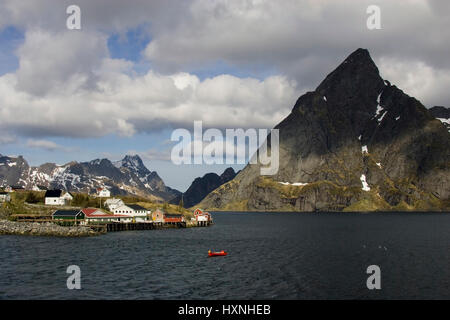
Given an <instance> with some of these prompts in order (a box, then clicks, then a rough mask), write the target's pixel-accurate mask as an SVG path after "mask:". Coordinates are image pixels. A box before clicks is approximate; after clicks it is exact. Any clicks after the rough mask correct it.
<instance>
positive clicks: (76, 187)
mask: <svg viewBox="0 0 450 320" xmlns="http://www.w3.org/2000/svg"><path fill="white" fill-rule="evenodd" d="M0 185H4V186H6V185H19V186H23V187H25V188H27V189H33V188H36V187H37V186H45V187H47V188H58V189H64V190H67V191H75V192H87V193H95V192H96V189H97V188H99V187H103V188H104V187H106V188H108V189H110V191H111V193H112V194H113V195H115V194H134V195H139V196H147V197H148V196H151V197H153V198H154V199H155V200H166V201H167V200H170V199H172V198H173V197H176V196H177V195H179V194H180V192H179V191H177V190H174V189H171V188H169V187H167V186H166V185H165V184H164V181H163V180H162V179H161V178H160V177H159V176H158V174H157V173H156V172H155V171H153V172H152V171H150V170H148V169H147V168H146V167H145V165H144V163H143V162H142V160H141V158H140V157H139V156H138V155H134V156H130V155H127V156H125V157H124V158H123V159H122V160H120V161H116V162H111V161H110V160H108V159H95V160H92V161H89V162H75V161H73V162H69V163H67V164H65V165H62V166H60V165H56V164H54V163H45V164H43V165H41V166H39V167H30V166H29V165H28V163H27V161H26V160H25V159H24V158H23V157H22V156H18V157H7V156H1V157H0Z"/></svg>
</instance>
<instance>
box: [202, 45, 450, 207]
mask: <svg viewBox="0 0 450 320" xmlns="http://www.w3.org/2000/svg"><path fill="white" fill-rule="evenodd" d="M275 128H276V129H279V139H280V147H279V149H280V153H279V159H280V164H279V170H278V172H277V173H276V174H275V175H272V176H261V175H260V165H257V164H256V165H247V166H246V167H245V168H244V169H243V170H242V171H241V172H240V173H239V174H238V175H237V176H236V177H235V178H234V179H233V180H231V181H229V182H228V183H225V184H224V185H222V186H220V187H219V188H217V189H216V190H214V191H213V192H211V193H210V194H209V195H208V196H207V197H206V198H205V199H204V200H203V201H202V202H201V203H200V204H199V206H201V207H203V208H205V209H210V210H211V209H219V210H274V211H282V210H291V211H293V210H295V211H341V210H350V211H352V210H353V211H371V210H400V211H401V210H442V209H446V210H449V209H450V201H449V196H450V188H449V187H448V186H449V185H450V162H449V159H450V134H449V132H448V130H447V129H446V127H445V126H444V125H443V123H442V122H441V121H439V120H437V119H435V117H434V116H433V115H432V114H431V112H430V111H429V110H428V109H426V108H425V107H424V106H423V105H422V104H421V103H420V102H419V101H418V100H416V99H414V98H413V97H410V96H408V95H407V94H405V93H404V92H403V91H402V90H400V89H399V88H397V87H396V86H395V85H392V84H391V83H390V82H389V81H386V80H383V79H382V78H381V77H380V74H379V71H378V68H377V66H376V65H375V63H374V62H373V60H372V58H371V57H370V54H369V52H368V51H367V50H365V49H358V50H356V51H355V52H353V53H352V54H351V55H350V56H348V57H347V58H346V59H345V61H343V62H342V63H341V64H340V65H339V66H338V67H337V68H336V69H335V70H334V71H333V72H331V73H330V74H329V75H328V76H327V77H326V78H325V79H324V80H323V81H322V83H320V85H319V86H318V87H317V88H316V90H315V91H312V92H307V93H305V94H304V95H302V96H301V97H300V98H299V99H298V100H297V102H296V103H295V105H294V107H293V109H292V111H291V113H290V114H289V115H288V116H287V117H286V118H285V119H284V120H283V121H281V122H280V123H279V124H278V125H277V126H276V127H275ZM268 141H270V136H269V137H268ZM269 149H270V146H269Z"/></svg>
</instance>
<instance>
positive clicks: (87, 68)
mask: <svg viewBox="0 0 450 320" xmlns="http://www.w3.org/2000/svg"><path fill="white" fill-rule="evenodd" d="M71 34H72V33H71V32H68V31H66V32H61V33H55V32H46V31H42V30H39V31H36V32H28V33H27V36H26V38H25V42H24V44H23V46H22V47H21V48H20V49H19V50H18V53H19V58H20V68H19V69H18V71H17V72H16V73H10V74H6V75H3V76H1V77H0V125H1V126H2V128H5V130H9V131H12V132H15V133H16V134H19V135H23V136H70V137H99V136H104V135H107V134H110V133H116V134H119V135H122V136H132V135H134V134H135V133H136V132H140V131H151V130H158V129H159V128H161V127H162V126H167V125H170V126H173V127H179V126H184V127H191V126H192V124H193V121H194V120H199V119H201V120H203V121H204V123H205V125H206V126H212V127H221V128H223V127H272V126H274V125H275V124H276V123H277V121H279V120H281V119H282V118H283V117H284V116H286V115H287V114H288V113H289V111H290V109H291V107H292V105H293V102H294V101H295V98H296V96H297V95H298V93H297V92H296V91H295V83H294V82H292V81H289V80H288V79H287V78H286V77H282V76H271V77H267V78H266V79H264V80H257V79H253V78H238V77H235V76H231V75H221V76H217V77H213V78H207V79H205V80H203V81H201V80H200V79H199V78H198V77H197V76H195V75H192V74H188V73H175V74H170V75H163V74H160V73H157V72H154V71H152V70H150V71H148V72H147V73H146V74H144V75H137V74H135V73H134V72H133V71H132V66H133V65H132V63H131V62H129V61H125V60H119V59H111V58H109V56H108V54H107V50H106V44H105V41H106V38H105V37H104V36H103V35H102V34H98V33H89V32H86V33H77V32H75V33H74V34H75V35H74V36H71Z"/></svg>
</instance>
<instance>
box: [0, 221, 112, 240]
mask: <svg viewBox="0 0 450 320" xmlns="http://www.w3.org/2000/svg"><path fill="white" fill-rule="evenodd" d="M101 234H104V232H98V231H94V230H93V229H92V228H90V227H88V226H68V227H63V226H60V225H57V224H55V223H52V222H45V223H38V222H17V221H9V220H4V219H2V220H0V235H19V236H51V237H91V236H98V235H101Z"/></svg>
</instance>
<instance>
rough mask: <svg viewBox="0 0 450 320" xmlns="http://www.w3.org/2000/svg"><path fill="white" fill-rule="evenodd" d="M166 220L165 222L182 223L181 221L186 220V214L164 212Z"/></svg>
mask: <svg viewBox="0 0 450 320" xmlns="http://www.w3.org/2000/svg"><path fill="white" fill-rule="evenodd" d="M164 222H165V223H180V222H185V220H184V216H183V215H182V214H177V213H164Z"/></svg>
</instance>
